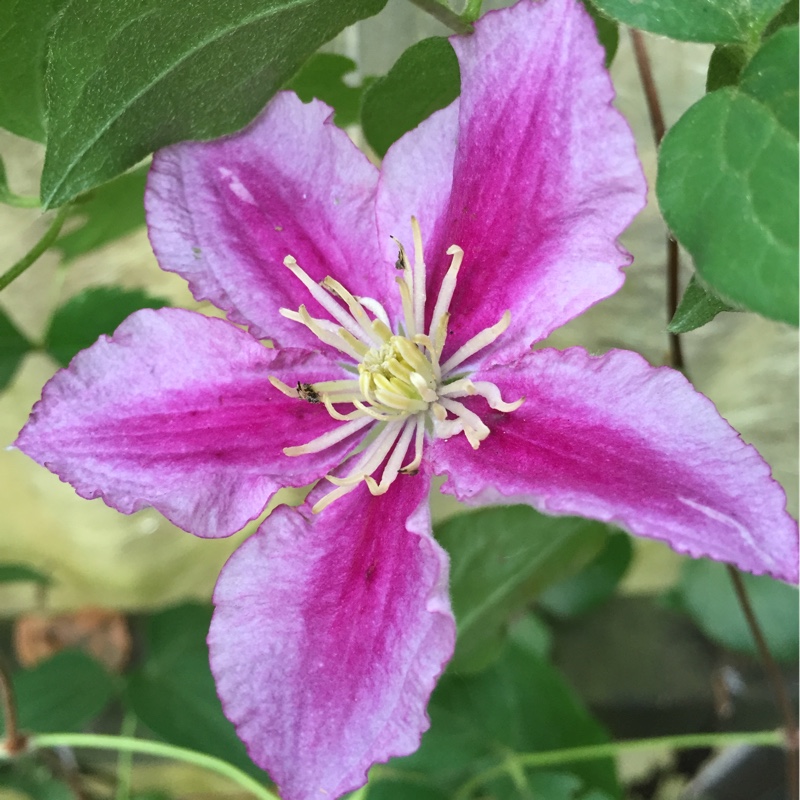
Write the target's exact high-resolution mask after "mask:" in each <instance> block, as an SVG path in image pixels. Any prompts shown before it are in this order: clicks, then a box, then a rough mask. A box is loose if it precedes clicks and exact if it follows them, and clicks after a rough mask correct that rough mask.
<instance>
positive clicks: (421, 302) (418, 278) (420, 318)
mask: <svg viewBox="0 0 800 800" xmlns="http://www.w3.org/2000/svg"><path fill="white" fill-rule="evenodd" d="M411 231H412V233H413V236H414V323H415V326H416V329H417V331H420V332H422V331H423V330H424V329H425V299H426V294H425V292H426V287H425V282H426V281H425V273H426V272H427V270H426V268H425V254H424V251H423V248H422V232H421V231H420V229H419V222H417V218H416V217H411ZM409 335H410V336H413V335H414V334H413V333H412V334H409Z"/></svg>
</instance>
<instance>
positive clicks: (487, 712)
mask: <svg viewBox="0 0 800 800" xmlns="http://www.w3.org/2000/svg"><path fill="white" fill-rule="evenodd" d="M428 711H429V714H430V717H431V728H430V730H429V731H428V732H427V733H426V734H424V736H423V737H422V745H421V747H420V749H419V750H418V751H417V752H416V753H414V754H413V755H411V756H408V757H407V758H404V759H395V760H393V761H391V762H390V764H389V767H390V769H394V768H396V769H398V770H402V771H408V772H412V773H415V774H419V775H423V776H425V777H426V778H427V780H428V782H429V783H431V784H432V785H435V786H437V787H439V788H443V789H452V788H453V787H454V786H457V785H459V784H460V783H462V782H463V781H464V780H466V779H468V778H469V777H470V775H473V774H476V773H479V772H481V771H482V770H484V769H486V768H488V767H490V766H492V765H495V764H497V763H499V762H502V761H506V762H508V761H513V754H514V753H530V752H538V751H543V750H556V749H561V748H567V747H577V746H580V745H588V744H598V743H602V742H607V741H608V737H607V735H606V733H605V731H604V730H603V729H602V728H601V726H600V725H599V724H598V723H597V722H595V720H594V719H592V717H591V716H590V715H589V714H588V713H587V711H586V710H585V709H584V708H583V706H582V705H581V703H580V701H579V700H578V698H577V697H576V696H575V694H574V693H573V692H572V691H571V690H570V688H569V687H568V686H567V684H566V683H565V681H564V680H563V679H562V678H561V676H560V675H559V674H558V672H557V671H556V670H555V669H554V668H553V667H552V666H551V665H550V664H548V663H547V661H546V660H545V659H543V658H541V657H540V656H538V655H536V654H535V653H534V652H533V651H531V650H529V649H527V648H521V647H519V646H517V645H516V644H509V645H507V646H506V648H505V649H504V651H503V654H502V656H501V658H500V659H499V660H498V661H497V662H496V663H495V664H494V665H493V666H492V667H490V668H489V669H487V670H485V671H484V672H481V673H479V674H477V675H469V676H464V675H459V674H458V673H457V672H456V671H455V670H453V669H449V670H448V672H447V674H446V675H445V676H444V677H443V678H442V680H441V681H440V683H439V686H438V687H437V688H436V690H435V691H434V694H433V698H432V700H431V703H430V706H429V709H428ZM520 770H522V767H520ZM562 771H564V772H569V773H572V774H574V775H576V776H578V778H579V779H580V781H581V782H583V783H584V784H585V785H586V787H587V788H596V789H600V790H603V791H605V792H607V793H608V794H609V795H610V796H611V797H619V796H620V787H619V784H618V782H617V778H616V773H615V769H614V763H613V761H612V760H611V759H602V760H598V761H591V762H582V763H575V764H572V765H564V766H563V767H560V768H559V772H562ZM533 774H535V773H533ZM532 780H535V779H532ZM540 780H541V778H540ZM509 788H510V780H509V779H505V780H502V781H497V782H495V783H494V784H493V785H492V790H493V791H491V792H490V793H489V794H490V795H491V796H499V795H506V794H508V789H509ZM576 788H577V787H576ZM534 796H537V797H549V795H547V794H541V793H540V794H538V795H534Z"/></svg>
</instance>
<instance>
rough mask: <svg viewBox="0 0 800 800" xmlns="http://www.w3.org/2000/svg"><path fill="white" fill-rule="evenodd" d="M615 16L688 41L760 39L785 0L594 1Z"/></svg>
mask: <svg viewBox="0 0 800 800" xmlns="http://www.w3.org/2000/svg"><path fill="white" fill-rule="evenodd" d="M594 2H595V4H596V5H597V6H598V7H599V8H600V10H601V11H603V12H604V13H605V14H607V15H608V16H609V17H611V18H612V19H615V20H617V21H618V22H621V23H623V25H629V26H630V27H631V28H641V29H642V30H644V31H650V33H658V34H661V35H662V36H669V37H670V38H671V39H680V40H682V41H685V42H712V43H715V44H723V43H724V44H746V43H748V42H752V41H755V40H756V39H758V37H759V35H760V34H761V32H762V31H763V30H764V28H765V26H766V25H767V23H768V22H769V21H770V20H771V19H772V17H773V16H775V14H776V13H777V12H778V10H779V9H780V7H781V5H782V4H783V0H594Z"/></svg>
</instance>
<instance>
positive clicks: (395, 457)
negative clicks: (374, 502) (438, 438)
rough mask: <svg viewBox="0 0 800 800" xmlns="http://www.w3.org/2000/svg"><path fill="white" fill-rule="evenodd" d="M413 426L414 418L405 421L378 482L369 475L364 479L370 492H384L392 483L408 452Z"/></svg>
mask: <svg viewBox="0 0 800 800" xmlns="http://www.w3.org/2000/svg"><path fill="white" fill-rule="evenodd" d="M415 427H416V420H414V419H409V420H408V421H407V422H406V423H405V425H404V427H403V432H402V433H401V434H400V438H399V439H398V440H397V444H395V446H394V450H393V451H392V454H391V456H389V460H388V461H387V462H386V466H385V467H384V468H383V475H382V476H381V482H380V484H378V483H377V482H376V481H375V479H374V478H373V477H372V476H371V475H367V476H366V478H365V479H364V480H366V482H367V486H368V487H369V490H370V493H371V494H373V495H379V494H385V493H386V492H387V491H388V490H389V487H390V486H391V485H392V484H393V483H394V481H395V479H396V478H397V476H398V474H399V473H400V465H401V464H402V463H403V459H404V458H405V457H406V453H407V452H408V446H409V445H410V444H411V437H412V436H413V435H414V429H415Z"/></svg>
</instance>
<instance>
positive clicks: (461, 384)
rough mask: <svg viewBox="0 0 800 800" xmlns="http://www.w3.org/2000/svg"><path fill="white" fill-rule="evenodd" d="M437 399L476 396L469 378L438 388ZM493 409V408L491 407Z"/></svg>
mask: <svg viewBox="0 0 800 800" xmlns="http://www.w3.org/2000/svg"><path fill="white" fill-rule="evenodd" d="M438 391H439V397H467V396H468V395H473V394H478V390H477V389H476V388H475V384H474V383H473V382H472V381H471V380H470V379H469V378H461V379H460V380H457V381H453V382H452V383H447V384H445V385H444V386H440V387H439V390H438ZM492 408H494V406H492Z"/></svg>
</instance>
